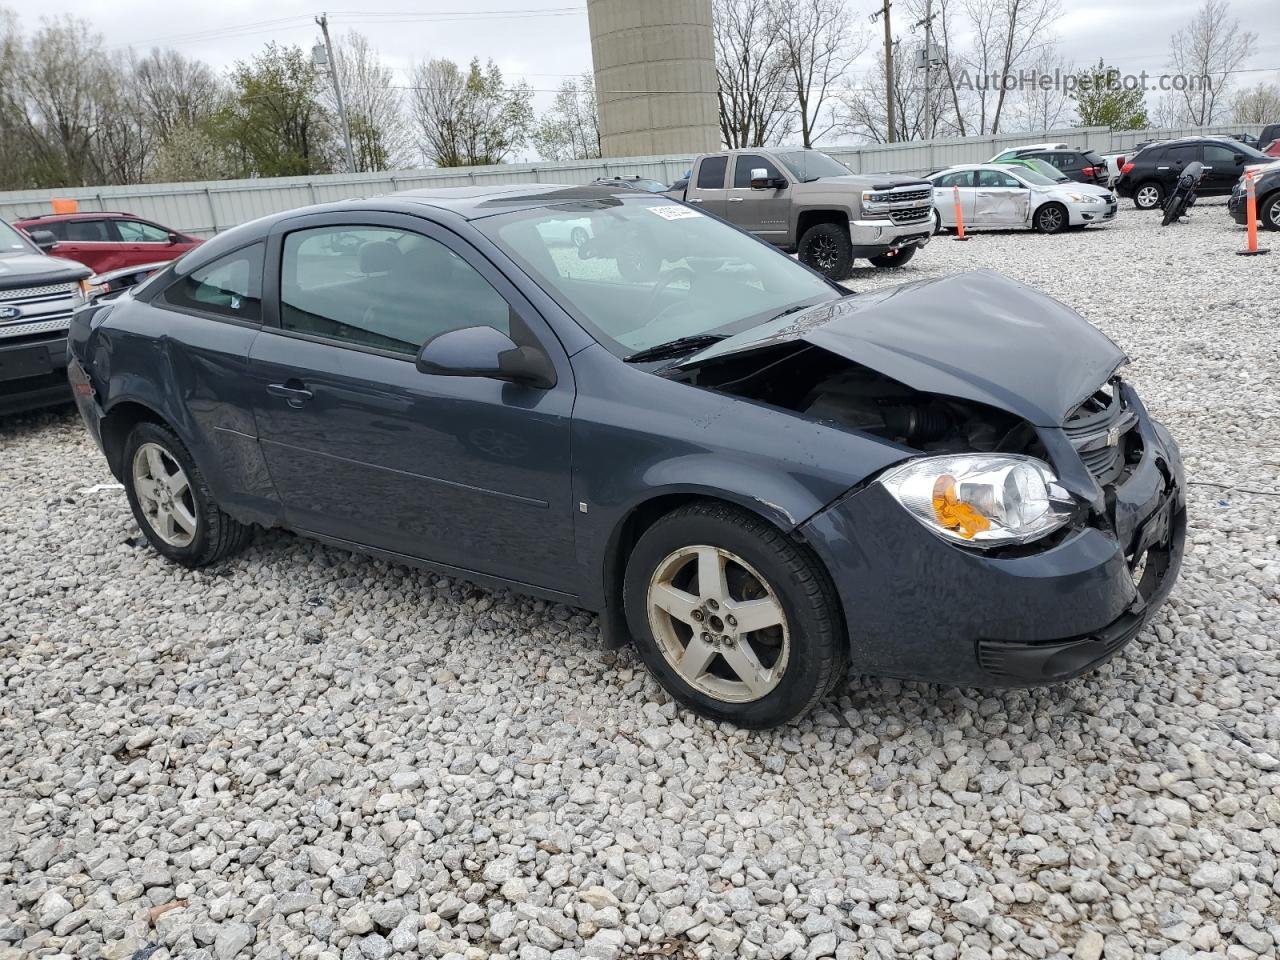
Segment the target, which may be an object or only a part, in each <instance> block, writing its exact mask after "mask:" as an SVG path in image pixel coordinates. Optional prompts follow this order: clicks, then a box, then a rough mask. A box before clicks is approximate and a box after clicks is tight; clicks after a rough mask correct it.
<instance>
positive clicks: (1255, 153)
mask: <svg viewBox="0 0 1280 960" xmlns="http://www.w3.org/2000/svg"><path fill="white" fill-rule="evenodd" d="M1227 146H1229V147H1231V148H1234V149H1235V151H1236V153H1243V154H1244V158H1245V159H1246V160H1260V161H1262V162H1263V163H1270V162H1271V161H1272V160H1274V159H1275V157H1268V156H1267V155H1266V154H1265V153H1263V152H1262V151H1261V150H1255V149H1254V148H1253V147H1251V146H1249V145H1248V144H1247V143H1241V142H1240V141H1239V140H1237V141H1235V142H1233V143H1231V144H1227Z"/></svg>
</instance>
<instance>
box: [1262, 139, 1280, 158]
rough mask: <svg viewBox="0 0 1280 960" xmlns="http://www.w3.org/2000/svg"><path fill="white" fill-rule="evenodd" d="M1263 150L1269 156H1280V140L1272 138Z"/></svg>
mask: <svg viewBox="0 0 1280 960" xmlns="http://www.w3.org/2000/svg"><path fill="white" fill-rule="evenodd" d="M1262 152H1263V153H1265V154H1266V155H1267V156H1268V157H1280V140H1272V141H1271V142H1270V143H1269V144H1267V146H1266V148H1265V149H1264V150H1263V151H1262Z"/></svg>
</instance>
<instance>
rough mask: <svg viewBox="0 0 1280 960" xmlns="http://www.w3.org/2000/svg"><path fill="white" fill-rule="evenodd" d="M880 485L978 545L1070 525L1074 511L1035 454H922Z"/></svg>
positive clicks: (927, 519) (947, 532)
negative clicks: (1025, 455) (1034, 456)
mask: <svg viewBox="0 0 1280 960" xmlns="http://www.w3.org/2000/svg"><path fill="white" fill-rule="evenodd" d="M879 483H880V484H881V486H883V487H884V488H885V489H886V490H888V491H889V493H890V494H891V495H892V496H893V498H894V499H895V500H897V501H898V503H900V504H902V506H903V507H904V508H905V509H906V511H907V512H908V513H910V514H911V515H912V516H913V517H915V518H916V519H917V520H919V521H920V522H921V523H923V524H924V525H925V526H926V527H928V528H929V529H930V530H932V531H933V532H934V533H937V534H938V535H939V536H941V537H943V538H945V539H947V540H952V541H955V542H956V543H964V544H968V545H970V546H975V547H999V546H1008V545H1010V544H1018V543H1027V542H1029V541H1032V540H1038V539H1039V538H1040V537H1043V536H1045V535H1046V534H1049V533H1052V532H1053V531H1054V530H1057V529H1058V528H1059V527H1061V526H1063V525H1064V524H1065V523H1067V522H1068V521H1069V520H1070V519H1071V515H1072V513H1073V512H1074V509H1075V505H1074V503H1073V502H1072V500H1071V497H1070V495H1069V494H1068V493H1067V492H1066V491H1065V490H1064V489H1063V488H1062V487H1061V486H1060V485H1059V484H1058V478H1057V476H1056V475H1055V474H1054V472H1053V470H1052V469H1051V468H1050V467H1049V465H1048V464H1046V463H1042V462H1041V461H1039V460H1036V459H1034V458H1032V457H1020V456H1010V455H1007V454H986V453H964V454H953V455H949V456H941V457H920V458H919V459H916V460H911V461H909V462H907V463H905V464H903V465H902V466H900V467H896V468H894V469H893V470H890V471H889V472H887V473H886V474H884V476H882V477H881V478H880V479H879Z"/></svg>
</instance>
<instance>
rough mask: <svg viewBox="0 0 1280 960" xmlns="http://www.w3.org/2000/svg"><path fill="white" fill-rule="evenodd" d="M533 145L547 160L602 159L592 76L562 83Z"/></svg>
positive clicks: (538, 127) (535, 133)
mask: <svg viewBox="0 0 1280 960" xmlns="http://www.w3.org/2000/svg"><path fill="white" fill-rule="evenodd" d="M533 145H534V148H535V149H536V150H537V151H538V156H540V157H542V158H543V159H544V160H592V159H595V158H596V157H599V156H600V117H599V114H598V112H597V110H596V83H595V78H594V77H592V75H591V74H590V73H584V74H583V75H582V76H581V77H577V78H570V79H568V80H565V81H564V82H563V83H561V84H560V89H559V90H558V91H556V97H555V100H554V101H553V102H552V104H551V108H550V109H549V110H548V111H547V112H546V113H544V114H543V115H542V119H540V120H539V121H538V125H537V127H536V128H535V129H534V131H533Z"/></svg>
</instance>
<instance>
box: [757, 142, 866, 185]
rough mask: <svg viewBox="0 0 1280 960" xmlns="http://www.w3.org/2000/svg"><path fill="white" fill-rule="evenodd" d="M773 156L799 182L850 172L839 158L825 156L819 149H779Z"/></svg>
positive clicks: (842, 175)
mask: <svg viewBox="0 0 1280 960" xmlns="http://www.w3.org/2000/svg"><path fill="white" fill-rule="evenodd" d="M774 156H775V157H777V158H778V159H779V160H780V161H782V165H783V166H784V167H786V168H787V169H788V170H790V171H791V175H792V176H793V177H795V178H796V179H797V180H799V181H800V182H801V183H808V182H809V181H811V180H817V179H818V178H819V177H847V176H849V174H850V172H851V171H850V170H849V168H848V167H846V166H845V165H844V164H843V163H841V162H840V161H839V160H836V159H835V158H834V157H829V156H827V155H826V154H825V153H823V152H822V151H821V150H780V151H778V152H777V153H775V154H774Z"/></svg>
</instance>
